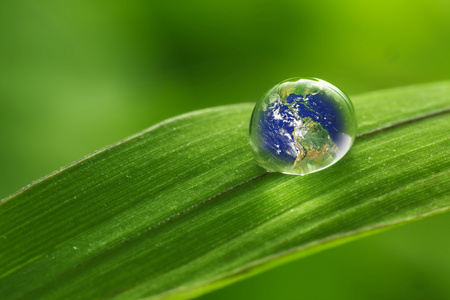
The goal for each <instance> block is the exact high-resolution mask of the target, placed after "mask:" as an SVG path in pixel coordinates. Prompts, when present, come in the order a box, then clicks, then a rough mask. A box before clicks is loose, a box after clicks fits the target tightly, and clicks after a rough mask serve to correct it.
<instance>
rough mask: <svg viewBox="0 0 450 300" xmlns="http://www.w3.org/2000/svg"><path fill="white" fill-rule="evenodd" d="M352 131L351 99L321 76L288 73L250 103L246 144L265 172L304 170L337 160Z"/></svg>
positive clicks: (301, 172)
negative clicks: (297, 76)
mask: <svg viewBox="0 0 450 300" xmlns="http://www.w3.org/2000/svg"><path fill="white" fill-rule="evenodd" d="M356 131H357V124H356V118H355V112H354V108H353V104H352V103H351V101H350V99H349V98H348V97H347V96H346V95H345V94H344V93H343V92H342V91H341V90H339V89H338V88H337V87H335V86H334V85H332V84H330V83H328V82H326V81H324V80H321V79H317V78H293V79H288V80H285V81H283V82H281V83H280V84H278V85H276V86H275V87H274V88H272V89H271V90H270V91H269V92H268V93H267V94H266V95H265V96H264V97H263V98H262V99H261V100H259V101H258V102H257V103H256V106H255V109H254V110H253V115H252V118H251V122H250V143H251V145H252V148H253V151H254V153H255V157H256V160H257V161H258V163H259V164H260V165H261V166H262V167H264V168H265V169H266V170H268V171H269V172H282V173H286V174H295V175H304V174H308V173H312V172H316V171H318V170H322V169H324V168H326V167H329V166H331V165H332V164H334V163H336V162H337V161H338V160H339V159H341V158H342V157H343V156H344V154H345V153H347V151H348V150H349V149H350V147H351V146H352V144H353V141H354V139H355V136H356Z"/></svg>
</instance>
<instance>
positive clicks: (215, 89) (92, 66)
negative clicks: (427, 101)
mask: <svg viewBox="0 0 450 300" xmlns="http://www.w3.org/2000/svg"><path fill="white" fill-rule="evenodd" d="M449 15H450V2H449V1H446V0H440V1H439V0H429V1H404V0H399V1H395V0H393V1H392V0H391V1H387V0H382V1H372V2H370V1H356V0H341V1H323V0H322V1H308V2H306V1H294V0H290V1H288V0H284V1H256V0H248V1H236V0H228V1H199V0H194V1H117V0H112V1H87V0H80V1H61V0H60V1H56V0H41V1H26V0H23V1H20V0H19V1H17V0H3V1H1V2H0V139H1V147H0V198H3V197H6V196H7V195H9V194H11V193H13V192H14V191H16V190H18V189H19V188H21V187H22V186H24V185H26V184H28V183H30V182H31V181H33V180H35V179H37V178H39V177H42V176H44V175H46V174H48V173H50V172H52V171H54V170H56V169H58V168H59V167H61V166H64V165H67V164H68V163H70V162H72V161H74V160H76V159H79V158H81V157H83V156H84V155H87V154H89V153H91V152H93V151H95V150H97V149H99V148H102V147H103V146H105V145H108V144H111V143H113V142H115V141H117V140H119V139H122V138H124V137H126V136H128V135H131V134H133V133H135V132H138V131H140V130H141V129H144V128H146V127H149V126H150V125H152V124H155V123H157V122H159V121H161V120H164V119H166V118H169V117H172V116H175V115H178V114H181V113H184V112H188V111H192V110H195V109H200V108H205V107H210V106H217V105H226V104H230V103H238V102H255V101H256V100H257V99H258V98H259V97H260V96H262V94H263V93H265V92H266V91H267V90H268V89H269V88H271V87H272V86H273V85H275V84H276V83H278V82H279V81H281V80H283V79H286V78H289V77H294V76H313V77H319V78H323V79H325V80H327V81H330V82H331V83H333V84H335V85H337V86H338V87H340V88H341V89H343V90H344V91H345V92H347V93H348V94H350V95H354V94H356V93H362V92H366V91H371V90H377V89H381V88H389V87H394V86H400V85H407V84H414V83H422V82H429V81H437V80H444V79H449V78H450V76H449V75H450V74H449V70H450V59H449V53H450V18H449ZM449 225H450V220H448V216H445V215H444V216H441V217H435V218H433V219H431V220H427V221H422V222H419V223H417V224H414V225H408V226H406V227H403V228H399V229H397V230H394V231H392V232H387V233H383V234H380V235H378V236H374V237H371V238H367V239H364V240H361V241H358V242H356V243H353V244H349V245H346V246H343V247H341V248H337V249H333V250H328V251H326V252H323V253H320V254H317V255H315V256H312V257H310V258H307V259H303V260H300V261H298V262H295V263H291V264H288V265H285V266H283V267H280V268H277V269H275V270H273V271H270V272H268V273H266V274H263V275H260V276H257V277H255V278H253V279H250V280H247V281H244V282H242V283H239V284H237V285H234V286H232V287H229V288H226V289H224V290H221V291H218V292H215V293H214V294H211V295H210V296H205V298H204V299H208V297H210V298H211V299H215V298H217V299H227V297H228V296H229V297H236V296H237V295H240V296H241V297H242V299H248V298H252V296H253V297H254V298H255V299H276V298H279V299H300V298H305V299H330V298H332V299H351V298H352V297H353V298H355V299H361V298H365V299H378V298H380V297H381V296H383V298H387V299H425V298H426V299H448V298H450V291H449V288H448V287H447V286H446V285H445V283H446V282H447V283H448V282H450V262H449V260H450V258H449V257H448V253H447V252H445V251H444V252H443V250H442V249H448V248H449V246H450V240H449V239H448V238H447V239H443V240H442V239H440V237H441V236H442V235H443V236H445V234H446V232H444V231H442V230H441V229H442V228H445V227H447V228H448V226H449ZM421 230H424V231H426V230H428V233H427V234H420V231H421ZM430 236H431V237H433V238H431V237H430ZM417 241H419V242H417ZM409 244H412V245H413V246H411V247H410V246H408V245H409ZM327 291H329V293H328V292H327ZM315 292H317V293H315ZM430 293H431V294H430ZM302 295H303V296H304V297H302ZM425 295H428V296H425Z"/></svg>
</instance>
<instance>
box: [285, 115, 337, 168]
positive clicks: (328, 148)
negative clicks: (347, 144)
mask: <svg viewBox="0 0 450 300" xmlns="http://www.w3.org/2000/svg"><path fill="white" fill-rule="evenodd" d="M302 121H303V124H302V125H301V126H298V127H297V128H295V130H294V132H293V136H294V143H295V146H296V147H297V149H298V150H299V154H298V156H297V159H296V160H295V163H294V167H295V168H300V167H301V166H302V165H304V164H306V163H308V162H313V163H316V164H317V163H318V164H320V163H323V162H325V160H326V159H328V158H329V157H330V156H334V155H335V153H336V152H337V150H338V147H337V145H336V144H335V143H334V142H333V141H332V140H331V138H330V135H329V133H328V131H327V130H326V129H324V128H323V127H322V125H321V124H320V123H319V122H316V121H314V120H312V119H311V118H309V117H307V118H303V119H302Z"/></svg>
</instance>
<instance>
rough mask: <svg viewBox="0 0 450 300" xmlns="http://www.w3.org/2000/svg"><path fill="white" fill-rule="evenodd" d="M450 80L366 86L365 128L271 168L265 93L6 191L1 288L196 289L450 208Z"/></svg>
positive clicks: (105, 292)
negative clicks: (297, 165)
mask: <svg viewBox="0 0 450 300" xmlns="http://www.w3.org/2000/svg"><path fill="white" fill-rule="evenodd" d="M449 95H450V82H443V83H435V84H428V85H420V86H411V87H406V88H399V89H393V90H387V91H381V92H375V93H370V94H366V95H362V96H359V97H354V98H353V102H354V104H355V109H356V111H357V114H358V120H359V137H358V139H357V141H356V142H355V145H354V146H353V148H352V150H351V151H350V152H349V153H348V154H347V155H346V157H344V158H343V159H342V160H341V161H340V162H339V163H337V164H335V165H334V166H332V167H330V168H328V169H326V170H323V171H321V172H318V173H314V174H310V175H307V176H289V175H282V174H274V173H267V172H265V171H264V170H263V169H261V168H260V167H258V166H257V165H256V163H255V162H254V160H253V156H252V152H251V149H250V146H249V143H248V121H249V118H250V114H251V110H252V108H253V105H252V104H241V105H232V106H225V107H218V108H211V109H206V110H202V111H198V112H194V113H190V114H186V115H182V116H180V117H176V118H173V119H170V120H168V121H166V122H163V123H160V124H158V125H156V126H153V127H151V128H149V129H148V130H146V131H144V132H142V133H139V134H137V135H135V136H132V137H130V138H128V139H126V140H123V141H121V142H119V143H117V144H115V145H112V146H110V147H107V148H105V149H103V150H101V151H99V152H97V153H94V154H93V155H90V156H88V157H86V158H84V159H82V160H80V161H78V162H76V163H74V164H72V165H70V166H68V167H66V168H64V169H62V170H60V171H58V172H55V173H54V174H52V175H50V176H48V177H46V178H44V179H42V180H40V181H38V182H36V183H34V184H32V185H31V186H29V187H27V188H25V189H24V190H22V191H19V192H18V193H16V194H14V195H12V196H11V197H9V198H7V199H4V200H3V201H2V202H0V298H1V299H17V298H20V299H92V298H117V299H137V298H152V299H162V298H174V299H175V298H177V299H178V298H186V297H192V296H195V295H198V294H201V293H204V292H206V291H208V290H210V289H214V288H218V287H220V286H222V285H225V284H228V283H230V282H233V281H235V280H238V279H240V278H243V277H246V276H249V275H251V274H253V273H255V272H259V271H261V270H263V269H264V268H268V267H271V266H274V265H277V264H279V263H281V262H283V261H286V260H290V259H293V258H295V257H300V256H303V255H307V254H308V253H311V252H313V251H317V250H319V249H322V248H324V247H329V246H332V245H335V244H338V243H342V242H344V241H347V240H348V239H351V238H355V237H359V236H362V235H364V234H367V233H371V232H374V231H376V230H379V229H382V228H387V227H389V226H393V225H395V224H399V223H402V222H405V221H409V220H412V219H416V218H420V217H423V216H426V215H430V214H433V213H436V212H440V211H446V210H448V209H449V207H450V197H449V194H450V193H449V192H450V191H449V190H450V188H449V186H450V184H449V180H450V176H449V171H450V159H449V157H448V148H449V146H450V141H449V136H448V130H447V128H448V126H449V122H450V121H449V115H448V112H449V109H450V101H449V100H450V97H449Z"/></svg>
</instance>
